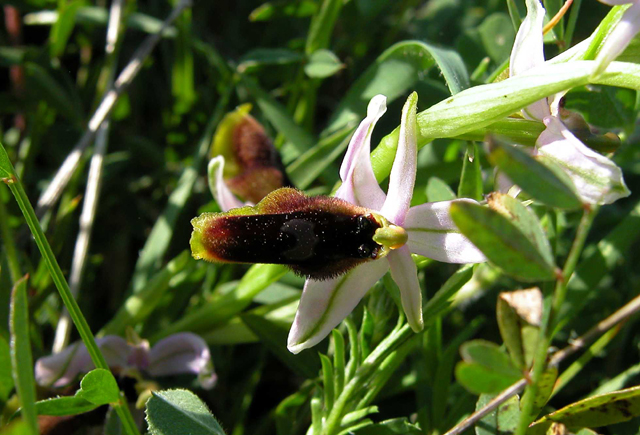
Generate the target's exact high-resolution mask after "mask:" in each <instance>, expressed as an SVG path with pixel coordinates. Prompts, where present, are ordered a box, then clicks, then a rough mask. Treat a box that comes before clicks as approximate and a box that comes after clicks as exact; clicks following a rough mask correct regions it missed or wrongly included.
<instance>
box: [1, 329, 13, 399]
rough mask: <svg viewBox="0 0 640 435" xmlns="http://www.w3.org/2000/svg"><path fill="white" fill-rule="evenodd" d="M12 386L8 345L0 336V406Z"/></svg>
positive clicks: (7, 396)
mask: <svg viewBox="0 0 640 435" xmlns="http://www.w3.org/2000/svg"><path fill="white" fill-rule="evenodd" d="M13 386H14V384H13V376H12V374H11V351H10V348H9V343H7V340H5V339H4V337H2V336H1V335H0V404H1V403H4V402H6V401H7V399H8V398H9V393H11V391H12V390H13Z"/></svg>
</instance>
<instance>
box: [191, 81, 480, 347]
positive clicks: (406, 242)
mask: <svg viewBox="0 0 640 435" xmlns="http://www.w3.org/2000/svg"><path fill="white" fill-rule="evenodd" d="M416 104H417V95H416V94H415V93H414V94H412V95H411V96H410V97H409V99H408V100H407V103H406V104H405V106H404V109H403V111H402V121H401V124H400V134H399V140H398V150H397V153H396V157H395V161H394V163H393V168H392V170H391V176H390V179H389V191H388V194H387V195H385V193H384V192H383V191H382V189H380V186H379V185H378V182H377V180H376V178H375V176H374V174H373V168H372V166H371V160H370V157H369V155H370V152H371V143H370V142H371V132H372V130H373V128H374V126H375V124H376V122H377V121H378V119H379V118H380V117H381V116H382V115H383V114H384V112H385V111H386V97H384V96H383V95H377V96H375V97H373V98H372V99H371V102H370V103H369V107H368V109H367V117H366V118H365V119H364V121H362V123H361V124H360V126H359V127H358V128H357V129H356V131H355V133H354V135H353V137H352V138H351V142H350V144H349V147H348V149H347V153H346V155H345V158H344V161H343V163H342V166H341V168H340V177H341V179H342V186H341V187H340V188H339V189H338V191H337V192H336V195H335V197H327V196H307V195H305V194H304V193H302V192H300V191H298V190H295V189H291V188H282V189H278V190H276V191H274V192H272V193H270V194H269V195H267V196H266V197H265V198H264V199H263V200H262V201H260V202H259V203H258V204H256V205H255V206H245V207H240V208H235V209H232V210H230V211H229V212H226V213H203V214H202V215H200V216H198V217H196V218H194V219H193V220H192V221H191V223H192V225H193V233H192V235H191V241H190V245H191V252H192V254H193V257H194V258H196V259H204V260H207V261H211V262H232V263H272V264H284V265H287V266H288V267H290V268H291V269H292V270H294V271H295V272H296V273H298V274H301V275H305V276H306V277H307V280H306V282H305V285H304V288H303V291H302V297H301V299H300V304H299V306H298V311H297V313H296V317H295V319H294V322H293V325H292V327H291V331H290V333H289V338H288V344H287V346H288V348H289V350H290V351H291V352H293V353H298V352H300V351H301V350H303V349H306V348H309V347H311V346H313V345H315V344H316V343H318V342H319V341H320V340H322V339H323V338H324V337H326V336H327V334H329V332H330V331H331V330H332V329H333V328H334V327H335V326H337V325H338V324H339V323H340V322H341V321H342V320H343V319H344V318H345V317H346V316H347V315H348V314H349V313H350V312H351V311H352V310H353V309H354V308H355V306H356V305H357V304H358V302H359V301H360V300H361V299H362V298H363V297H364V295H365V294H366V293H367V291H369V289H370V288H371V287H372V286H373V285H374V284H375V283H376V281H378V280H379V279H380V278H381V277H382V276H383V275H384V274H385V273H387V271H389V270H391V277H392V278H393V279H394V280H395V282H396V283H397V284H398V287H399V288H400V293H401V300H402V308H403V310H404V312H405V313H406V317H407V321H408V323H409V325H410V326H411V327H412V328H413V329H414V330H415V331H420V330H422V329H423V327H424V324H423V320H422V292H421V290H420V284H419V283H418V276H417V268H416V265H415V263H414V262H413V260H412V258H411V253H416V254H419V255H423V256H425V257H429V258H432V259H435V260H439V261H444V262H449V263H478V262H483V261H486V259H485V257H484V255H483V254H482V253H481V252H480V251H479V250H478V249H477V248H476V247H475V246H474V245H473V244H472V243H471V242H470V241H469V240H468V239H467V238H465V237H464V236H463V235H462V234H461V233H460V232H459V231H458V229H457V227H456V226H455V224H454V223H453V221H452V219H451V216H450V215H449V207H450V206H451V203H452V202H455V201H471V200H469V199H459V200H454V201H442V202H435V203H427V204H422V205H418V206H415V207H410V203H411V197H412V195H413V188H414V183H415V177H416V160H417V152H418V151H417V143H416V129H417V126H416ZM218 170H219V169H218ZM219 196H220V197H222V195H220V194H219Z"/></svg>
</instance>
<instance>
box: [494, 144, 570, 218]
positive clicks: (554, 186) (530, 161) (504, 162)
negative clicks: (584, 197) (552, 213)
mask: <svg viewBox="0 0 640 435" xmlns="http://www.w3.org/2000/svg"><path fill="white" fill-rule="evenodd" d="M494 143H495V144H496V145H497V147H495V148H494V149H493V150H492V151H491V153H490V154H489V160H490V161H491V163H492V164H494V165H495V166H497V167H498V168H500V170H501V171H503V172H504V173H505V174H507V175H508V176H509V178H510V179H511V180H512V181H513V182H514V183H515V184H517V185H518V186H520V187H521V188H522V190H524V191H525V192H527V193H528V194H529V195H531V196H532V197H533V198H534V199H537V200H538V201H540V202H542V203H543V204H546V205H549V206H551V207H558V208H562V209H575V208H580V207H581V206H582V201H581V200H580V198H579V196H578V194H577V192H576V190H575V187H574V186H573V183H572V182H571V180H570V179H569V177H568V175H566V174H565V173H564V172H562V170H561V169H559V168H557V169H556V168H554V169H552V167H551V166H549V165H545V164H543V163H540V162H539V161H537V160H536V159H534V158H533V157H531V156H529V155H528V154H527V153H526V152H524V151H522V150H520V149H519V148H517V147H515V146H513V145H510V144H505V143H502V142H501V141H494Z"/></svg>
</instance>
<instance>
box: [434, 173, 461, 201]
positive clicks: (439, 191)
mask: <svg viewBox="0 0 640 435" xmlns="http://www.w3.org/2000/svg"><path fill="white" fill-rule="evenodd" d="M426 194H427V201H429V202H437V201H450V200H452V199H456V198H457V196H456V194H455V193H454V192H453V190H451V188H450V187H449V185H448V184H447V183H445V182H444V181H442V180H441V179H440V178H438V177H431V178H429V181H428V182H427V188H426Z"/></svg>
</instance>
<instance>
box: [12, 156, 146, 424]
mask: <svg viewBox="0 0 640 435" xmlns="http://www.w3.org/2000/svg"><path fill="white" fill-rule="evenodd" d="M0 152H1V153H2V154H4V155H5V156H6V151H5V149H4V147H3V146H2V144H0ZM1 157H3V156H0V160H2V159H1ZM3 163H5V164H6V166H7V167H4V168H2V169H4V170H6V171H7V172H9V174H10V175H11V176H10V177H8V178H5V179H4V181H5V183H7V185H8V186H9V189H11V193H13V196H14V197H15V198H16V202H17V203H18V206H19V207H20V210H21V211H22V214H23V215H24V218H25V220H26V222H27V225H28V226H29V229H30V230H31V233H32V234H33V237H34V239H35V241H36V245H38V249H39V250H40V253H41V254H42V257H43V258H44V260H45V263H46V264H47V267H48V269H49V273H51V279H52V280H53V282H54V284H55V286H56V288H57V289H58V292H59V293H60V298H61V299H62V302H63V303H64V305H65V307H66V308H67V310H68V311H69V315H70V316H71V319H72V320H73V323H74V325H75V326H76V328H77V329H78V333H79V334H80V338H81V339H82V341H83V343H84V344H85V346H86V348H87V352H88V353H89V356H90V357H91V360H92V361H93V364H94V365H95V366H96V367H97V368H100V369H105V370H109V366H108V365H107V362H106V361H105V359H104V356H103V355H102V353H101V352H100V349H99V348H98V345H97V344H96V341H95V338H94V337H93V334H92V333H91V329H90V328H89V324H88V323H87V321H86V319H85V318H84V316H83V315H82V311H81V310H80V307H79V306H78V304H77V302H76V300H75V299H74V298H73V296H72V295H71V290H70V289H69V285H68V284H67V280H66V279H65V277H64V274H63V273H62V270H61V269H60V265H59V264H58V261H57V260H56V257H55V255H54V254H53V251H52V250H51V246H50V245H49V242H48V241H47V238H46V236H45V235H44V232H43V231H42V228H41V227H40V223H39V222H38V218H37V217H36V213H35V211H34V209H33V206H32V205H31V203H30V202H29V198H28V197H27V194H26V192H25V191H24V188H23V187H22V183H21V182H20V180H19V179H18V178H17V176H16V175H15V169H14V168H13V165H11V163H10V162H8V160H7V161H6V162H3ZM114 408H115V410H116V412H117V413H118V415H119V416H120V418H121V420H122V424H123V426H124V427H125V429H127V433H128V434H129V435H138V434H139V432H138V429H137V428H136V427H135V423H134V426H133V427H131V425H130V424H128V422H133V417H132V416H131V413H130V411H129V408H128V406H122V405H115V406H114Z"/></svg>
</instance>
